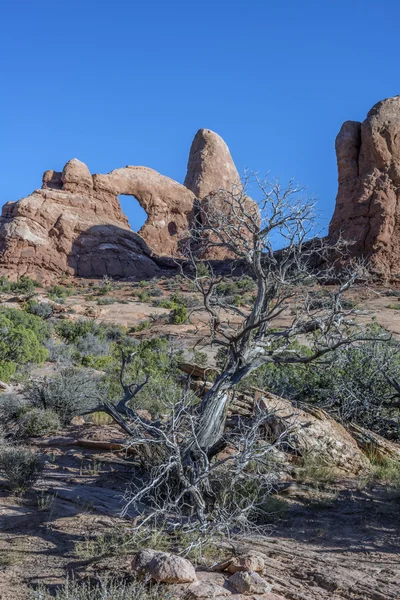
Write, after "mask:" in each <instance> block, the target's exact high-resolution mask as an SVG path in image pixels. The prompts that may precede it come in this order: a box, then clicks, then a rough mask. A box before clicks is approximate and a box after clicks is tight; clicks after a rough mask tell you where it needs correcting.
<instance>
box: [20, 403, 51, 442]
mask: <svg viewBox="0 0 400 600" xmlns="http://www.w3.org/2000/svg"><path fill="white" fill-rule="evenodd" d="M60 426H61V424H60V419H59V417H58V415H57V413H55V412H54V411H53V410H51V409H45V408H31V409H29V410H28V411H27V412H25V414H24V415H23V416H22V418H21V420H20V422H19V430H20V434H21V435H24V436H29V437H39V436H41V435H44V434H46V433H54V432H55V431H57V430H58V429H60Z"/></svg>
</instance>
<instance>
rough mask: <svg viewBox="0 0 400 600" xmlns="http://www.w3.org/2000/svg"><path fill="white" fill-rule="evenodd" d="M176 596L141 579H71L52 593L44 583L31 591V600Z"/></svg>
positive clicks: (125, 599)
mask: <svg viewBox="0 0 400 600" xmlns="http://www.w3.org/2000/svg"><path fill="white" fill-rule="evenodd" d="M174 598H176V596H175V595H174V594H173V593H172V592H171V591H170V590H169V589H168V588H166V587H161V586H159V585H154V586H149V585H148V584H146V583H144V582H140V581H133V582H130V583H129V582H126V581H123V580H118V579H108V580H107V579H104V580H101V581H99V582H98V583H92V582H91V581H89V580H87V581H81V582H77V581H74V580H69V581H67V582H66V584H65V585H64V586H63V587H61V588H59V589H58V590H56V592H55V595H53V594H50V592H48V591H47V590H46V588H45V587H44V586H43V585H40V586H39V587H38V588H37V589H36V590H32V591H31V595H30V599H29V600H173V599H174Z"/></svg>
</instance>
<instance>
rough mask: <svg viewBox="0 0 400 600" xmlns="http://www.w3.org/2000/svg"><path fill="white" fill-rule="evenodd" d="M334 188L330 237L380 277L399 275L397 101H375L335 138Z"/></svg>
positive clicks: (399, 128)
mask: <svg viewBox="0 0 400 600" xmlns="http://www.w3.org/2000/svg"><path fill="white" fill-rule="evenodd" d="M336 155H337V163H338V175H339V189H338V195H337V199H336V207H335V211H334V214H333V217H332V220H331V223H330V226H329V238H330V239H331V240H336V239H337V238H338V236H339V234H341V235H342V237H343V238H344V239H345V240H348V241H350V242H353V244H352V246H351V252H352V254H353V255H354V256H356V257H364V258H365V259H366V260H367V261H368V263H369V266H370V269H371V271H372V273H374V274H375V275H377V276H379V277H381V278H389V279H390V278H392V279H393V278H398V277H399V276H400V96H395V97H394V98H388V99H386V100H382V101H381V102H378V104H376V105H375V106H374V107H373V108H372V109H371V110H370V111H369V113H368V115H367V118H366V119H365V121H364V122H363V123H359V122H356V121H346V122H345V123H344V124H343V125H342V128H341V130H340V132H339V134H338V136H337V138H336Z"/></svg>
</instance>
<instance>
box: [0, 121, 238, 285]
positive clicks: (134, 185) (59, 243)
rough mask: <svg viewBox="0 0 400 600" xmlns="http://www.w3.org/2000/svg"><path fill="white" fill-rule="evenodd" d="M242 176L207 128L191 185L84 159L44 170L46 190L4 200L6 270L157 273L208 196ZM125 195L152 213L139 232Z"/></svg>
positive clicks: (0, 250)
mask: <svg viewBox="0 0 400 600" xmlns="http://www.w3.org/2000/svg"><path fill="white" fill-rule="evenodd" d="M238 181H239V175H238V173H237V170H236V167H235V165H234V163H233V161H232V158H231V155H230V153H229V149H228V147H227V145H226V144H225V142H224V141H223V140H222V139H221V138H220V137H219V136H218V135H217V134H216V133H214V132H212V131H210V130H209V129H201V130H200V131H198V132H197V134H196V136H195V138H194V141H193V144H192V148H191V152H190V157H189V165H188V173H187V176H186V179H185V185H181V184H179V183H177V182H176V181H174V180H173V179H170V178H169V177H165V176H164V175H160V174H159V173H157V172H156V171H154V170H153V169H149V168H147V167H132V166H128V167H125V168H121V169H116V170H114V171H111V173H108V174H107V175H91V173H90V171H89V169H88V167H87V166H86V165H85V164H84V163H82V162H81V161H79V160H77V159H72V160H70V161H69V162H67V164H66V165H65V167H64V169H63V171H62V173H60V172H57V171H46V172H45V173H44V175H43V185H42V188H41V189H39V190H36V191H35V192H33V193H32V194H31V195H30V196H27V197H26V198H23V199H21V200H19V201H17V202H8V203H7V204H5V205H4V207H3V211H2V216H1V217H0V274H7V275H8V276H10V277H11V278H13V279H15V278H16V277H18V276H20V275H23V274H27V275H30V276H33V277H36V278H38V279H40V280H51V279H52V278H54V277H55V276H59V275H61V274H63V273H67V274H71V275H77V276H83V277H100V276H102V275H110V276H113V277H130V276H135V277H145V276H150V277H151V276H154V275H157V274H159V273H161V271H162V269H163V268H164V267H166V266H171V265H172V261H171V260H170V259H169V260H168V257H169V258H170V257H174V256H179V244H180V243H181V242H182V240H184V238H185V236H186V235H187V234H188V232H189V229H190V227H191V226H192V224H193V221H194V215H195V210H196V205H197V206H198V203H201V201H202V198H203V197H204V196H208V195H210V194H211V193H212V192H213V191H215V190H217V189H220V188H230V187H232V185H233V184H235V183H237V182H238ZM120 194H124V195H131V196H134V197H135V198H136V199H137V200H138V202H139V204H140V205H141V206H142V207H143V208H144V210H145V211H146V213H147V220H146V222H145V224H144V225H143V227H142V228H141V229H140V231H139V233H135V232H133V231H132V230H131V229H130V227H129V225H128V220H127V218H126V217H125V215H124V214H123V213H122V210H121V206H120V203H119V200H118V196H119V195H120ZM210 258H213V257H212V256H210ZM214 258H223V256H221V255H220V254H219V255H218V256H217V255H216V256H215V257H214Z"/></svg>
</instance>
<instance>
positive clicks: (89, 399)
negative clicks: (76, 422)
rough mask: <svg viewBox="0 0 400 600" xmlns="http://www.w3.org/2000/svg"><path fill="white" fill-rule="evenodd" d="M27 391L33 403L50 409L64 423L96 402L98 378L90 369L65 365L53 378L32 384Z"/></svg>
mask: <svg viewBox="0 0 400 600" xmlns="http://www.w3.org/2000/svg"><path fill="white" fill-rule="evenodd" d="M26 394H27V396H28V397H29V400H30V402H31V403H32V404H33V405H34V406H36V407H39V408H44V409H51V410H53V411H54V412H56V413H57V415H58V416H59V418H60V421H61V423H62V425H67V424H68V423H69V422H70V421H71V419H72V417H74V416H76V415H79V414H82V413H83V412H85V411H87V410H90V409H92V408H94V407H95V406H96V405H97V404H98V401H99V398H100V394H101V390H100V381H99V378H98V377H96V376H94V374H93V373H92V372H90V371H89V370H85V369H79V368H75V367H66V368H64V369H62V370H61V371H60V372H59V373H57V374H56V375H55V376H54V377H47V378H45V379H43V380H41V381H37V382H33V383H31V384H30V386H29V387H27V389H26Z"/></svg>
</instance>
